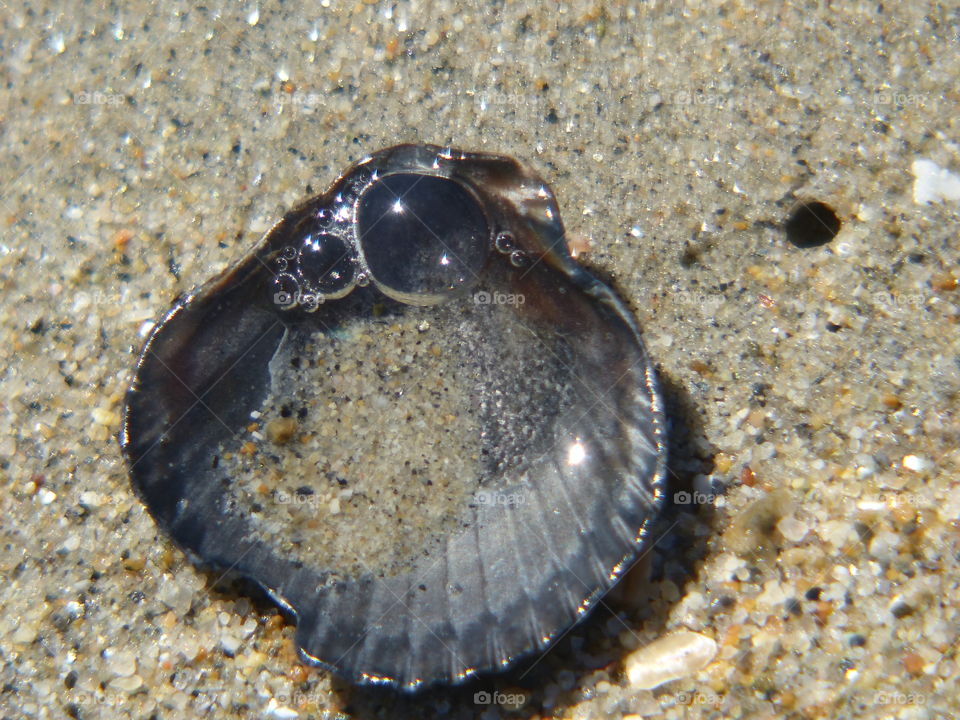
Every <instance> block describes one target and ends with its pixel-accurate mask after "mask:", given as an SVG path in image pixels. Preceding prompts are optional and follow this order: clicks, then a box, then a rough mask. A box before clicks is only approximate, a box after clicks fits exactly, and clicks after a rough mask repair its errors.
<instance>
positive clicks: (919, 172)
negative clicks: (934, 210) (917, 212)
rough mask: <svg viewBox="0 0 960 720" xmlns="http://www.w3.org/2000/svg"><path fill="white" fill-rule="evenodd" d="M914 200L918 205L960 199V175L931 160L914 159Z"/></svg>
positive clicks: (912, 168)
mask: <svg viewBox="0 0 960 720" xmlns="http://www.w3.org/2000/svg"><path fill="white" fill-rule="evenodd" d="M911 170H912V171H913V176H914V178H916V179H915V180H914V183H913V201H914V202H915V203H917V204H918V205H925V204H926V203H932V202H944V201H948V200H951V201H957V200H960V176H958V175H954V174H953V173H952V172H950V171H949V170H946V169H944V168H942V167H940V166H939V165H937V164H936V163H935V162H933V161H931V160H926V159H924V158H920V159H918V160H914V161H913V166H912V167H911Z"/></svg>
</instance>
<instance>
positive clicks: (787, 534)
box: [777, 515, 810, 543]
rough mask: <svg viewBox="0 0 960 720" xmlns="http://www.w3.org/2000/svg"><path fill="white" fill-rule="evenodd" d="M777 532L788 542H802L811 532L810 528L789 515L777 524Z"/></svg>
mask: <svg viewBox="0 0 960 720" xmlns="http://www.w3.org/2000/svg"><path fill="white" fill-rule="evenodd" d="M777 530H779V531H780V534H781V535H783V537H784V539H785V540H787V541H788V542H794V543H797V542H800V541H801V540H803V538H804V537H805V536H806V534H807V532H809V530H810V526H809V525H807V524H806V523H803V522H800V521H799V520H797V518H795V517H794V516H793V515H787V516H786V517H784V518H781V519H780V522H778V523H777Z"/></svg>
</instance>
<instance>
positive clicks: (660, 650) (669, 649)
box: [625, 631, 717, 690]
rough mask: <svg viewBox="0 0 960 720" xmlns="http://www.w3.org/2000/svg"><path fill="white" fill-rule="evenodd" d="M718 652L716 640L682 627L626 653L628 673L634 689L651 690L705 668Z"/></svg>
mask: <svg viewBox="0 0 960 720" xmlns="http://www.w3.org/2000/svg"><path fill="white" fill-rule="evenodd" d="M716 654H717V643H716V642H714V640H713V639H712V638H709V637H707V636H706V635H700V634H698V633H694V632H689V631H681V632H677V633H673V634H672V635H667V636H666V637H662V638H660V639H658V640H654V641H653V642H652V643H650V644H649V645H647V646H646V647H643V648H640V649H639V650H637V651H636V652H633V653H631V654H630V655H629V656H627V659H626V662H625V665H626V670H627V677H628V678H629V680H630V684H631V685H632V686H633V688H635V689H639V690H650V689H652V688H655V687H658V686H660V685H663V684H664V683H667V682H670V681H671V680H679V679H680V678H685V677H689V676H691V675H693V674H694V673H696V672H698V671H699V670H702V669H703V668H705V667H706V666H707V665H709V664H710V661H711V660H713V658H714V656H715V655H716Z"/></svg>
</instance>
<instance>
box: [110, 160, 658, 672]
mask: <svg viewBox="0 0 960 720" xmlns="http://www.w3.org/2000/svg"><path fill="white" fill-rule="evenodd" d="M121 444H122V448H123V452H124V455H125V457H126V460H127V463H128V467H129V472H130V476H131V480H132V483H133V485H134V487H135V489H136V491H137V492H138V494H139V495H140V496H141V498H142V499H143V500H144V502H145V503H146V505H147V507H148V508H149V510H150V512H151V514H152V515H153V517H154V518H155V519H156V521H157V523H158V524H159V525H160V526H161V527H162V528H163V529H164V530H165V531H166V532H167V533H169V535H170V536H171V537H172V538H173V539H174V540H175V541H176V542H177V543H178V544H179V545H180V546H181V547H182V548H184V549H185V550H186V551H188V552H189V553H190V554H191V555H192V556H194V557H196V558H198V559H199V561H200V562H202V563H204V564H205V565H206V566H208V567H212V568H214V569H218V570H222V571H228V570H229V571H232V572H236V573H239V574H240V575H242V576H245V577H247V578H249V579H251V580H253V581H255V582H256V583H258V584H259V585H261V586H262V587H263V588H264V589H265V590H266V591H267V592H268V593H269V594H270V595H271V596H272V597H273V598H274V599H275V600H276V601H277V602H278V603H279V604H280V605H281V606H282V607H283V608H284V609H286V610H287V611H288V612H289V613H291V614H292V615H293V616H294V618H295V621H296V625H297V629H296V641H297V643H298V645H299V647H300V650H301V652H302V655H303V657H304V659H305V660H306V661H308V662H311V663H315V664H318V665H322V666H324V667H327V668H330V669H332V670H334V671H336V672H338V673H340V674H341V675H343V676H345V677H347V678H348V679H350V680H352V681H353V682H356V683H361V684H386V685H395V686H398V687H402V688H405V689H409V690H413V689H416V688H420V687H424V686H427V685H431V684H436V683H458V682H462V681H464V680H466V679H468V678H470V677H471V676H473V675H475V674H477V673H481V672H486V671H491V670H498V669H502V668H505V667H507V666H509V665H511V664H512V663H513V662H514V661H515V660H517V659H518V658H520V657H522V656H525V655H529V654H531V653H534V652H536V651H538V650H542V649H544V648H546V647H547V646H549V645H550V644H551V643H553V642H554V641H555V640H556V639H557V638H558V637H560V636H561V635H562V634H563V633H564V631H566V630H567V629H568V628H569V627H570V626H571V625H573V624H574V623H576V622H578V621H579V620H580V619H582V618H583V617H584V616H585V614H586V613H588V612H589V611H590V609H591V608H592V607H593V606H594V605H595V604H596V602H597V601H598V599H599V598H601V597H602V595H603V594H604V593H606V592H607V591H608V590H609V589H610V588H611V587H612V585H613V584H614V583H615V582H616V581H617V580H618V578H619V577H620V576H621V575H622V574H623V573H624V572H625V571H626V570H627V569H628V568H629V566H630V564H631V562H632V561H633V560H634V559H635V558H636V557H637V555H638V553H639V552H640V551H641V549H642V547H643V545H644V543H645V542H646V540H647V536H648V534H649V528H650V526H651V523H652V522H653V520H654V519H655V518H656V516H657V513H658V512H659V509H660V506H661V503H662V500H663V495H664V485H665V479H664V473H665V456H666V447H665V428H664V421H663V415H662V407H661V400H660V396H659V393H658V390H657V383H656V379H655V376H654V372H653V369H652V366H651V363H650V360H649V358H648V356H647V354H646V351H645V349H644V347H643V344H642V342H641V339H640V335H639V332H638V329H637V326H636V323H635V321H634V319H633V317H632V316H631V314H630V313H629V311H628V310H627V308H626V307H625V305H624V303H623V302H622V301H621V300H620V299H619V298H618V297H617V295H616V294H615V293H614V292H613V291H612V290H611V289H610V288H609V287H607V286H606V285H604V284H603V283H601V282H600V281H599V280H597V279H596V278H594V277H593V276H592V275H590V274H589V273H588V272H587V271H586V270H584V269H583V268H582V267H581V266H580V265H578V264H577V263H576V262H574V261H573V260H572V259H571V257H570V254H569V252H568V248H567V243H566V240H565V237H564V229H563V225H562V223H561V220H560V213H559V209H558V207H557V203H556V201H555V199H554V196H553V193H552V192H551V191H550V189H549V187H548V186H547V185H546V183H545V182H544V181H543V180H542V179H541V178H539V177H538V176H537V175H536V174H535V173H534V172H533V171H532V170H530V169H529V168H528V167H527V166H525V165H523V164H521V163H518V162H517V161H515V160H513V159H511V158H507V157H502V156H496V155H488V154H477V153H466V152H460V151H455V150H452V149H449V148H440V147H434V146H426V145H401V146H397V147H393V148H389V149H386V150H383V151H380V152H378V153H376V154H374V155H372V156H370V157H367V158H365V159H364V160H362V161H360V162H359V163H357V164H355V165H354V166H352V167H351V168H349V169H348V170H347V171H346V172H345V173H344V174H343V175H342V176H341V177H340V178H339V179H338V180H337V181H336V182H334V183H333V185H332V186H331V187H330V189H329V190H327V191H326V192H325V193H323V194H322V195H319V196H317V197H314V198H312V199H310V200H308V201H307V202H305V203H303V204H302V205H300V206H299V207H297V208H295V209H293V210H291V211H290V212H289V213H287V215H285V216H284V217H283V219H282V220H280V221H279V222H278V223H277V224H276V225H275V226H274V227H273V229H271V230H270V231H269V232H268V233H267V234H266V236H265V237H264V238H263V239H262V240H261V241H260V242H259V244H258V245H257V246H256V247H255V249H254V250H253V251H252V252H251V253H250V254H249V255H248V256H246V257H245V258H243V259H242V260H240V261H239V262H238V263H237V264H236V265H234V266H233V267H231V268H230V269H228V270H227V271H225V272H224V273H222V274H221V275H219V276H218V277H216V278H214V279H212V280H210V281H209V282H207V283H206V284H205V285H203V286H201V287H200V288H199V289H198V290H196V291H194V292H192V293H190V294H188V295H187V296H185V297H182V298H181V299H179V300H178V301H177V302H176V303H175V305H174V306H173V308H172V309H171V310H170V311H169V312H167V313H166V315H165V316H164V317H163V318H162V319H161V320H160V321H159V322H158V323H157V325H156V327H155V329H154V330H153V333H152V335H151V336H150V338H149V339H148V341H147V343H146V345H145V347H144V349H143V351H142V353H141V355H140V357H139V361H138V363H137V366H136V370H135V375H134V378H133V382H132V384H131V387H130V390H129V391H128V393H127V396H126V400H125V408H124V420H123V428H122V432H121Z"/></svg>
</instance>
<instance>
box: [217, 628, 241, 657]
mask: <svg viewBox="0 0 960 720" xmlns="http://www.w3.org/2000/svg"><path fill="white" fill-rule="evenodd" d="M220 649H221V650H223V652H224V653H225V654H226V655H228V656H229V657H233V656H234V655H236V654H237V650H239V649H240V638H238V637H237V636H236V635H231V634H229V633H225V634H223V635H221V636H220Z"/></svg>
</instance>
